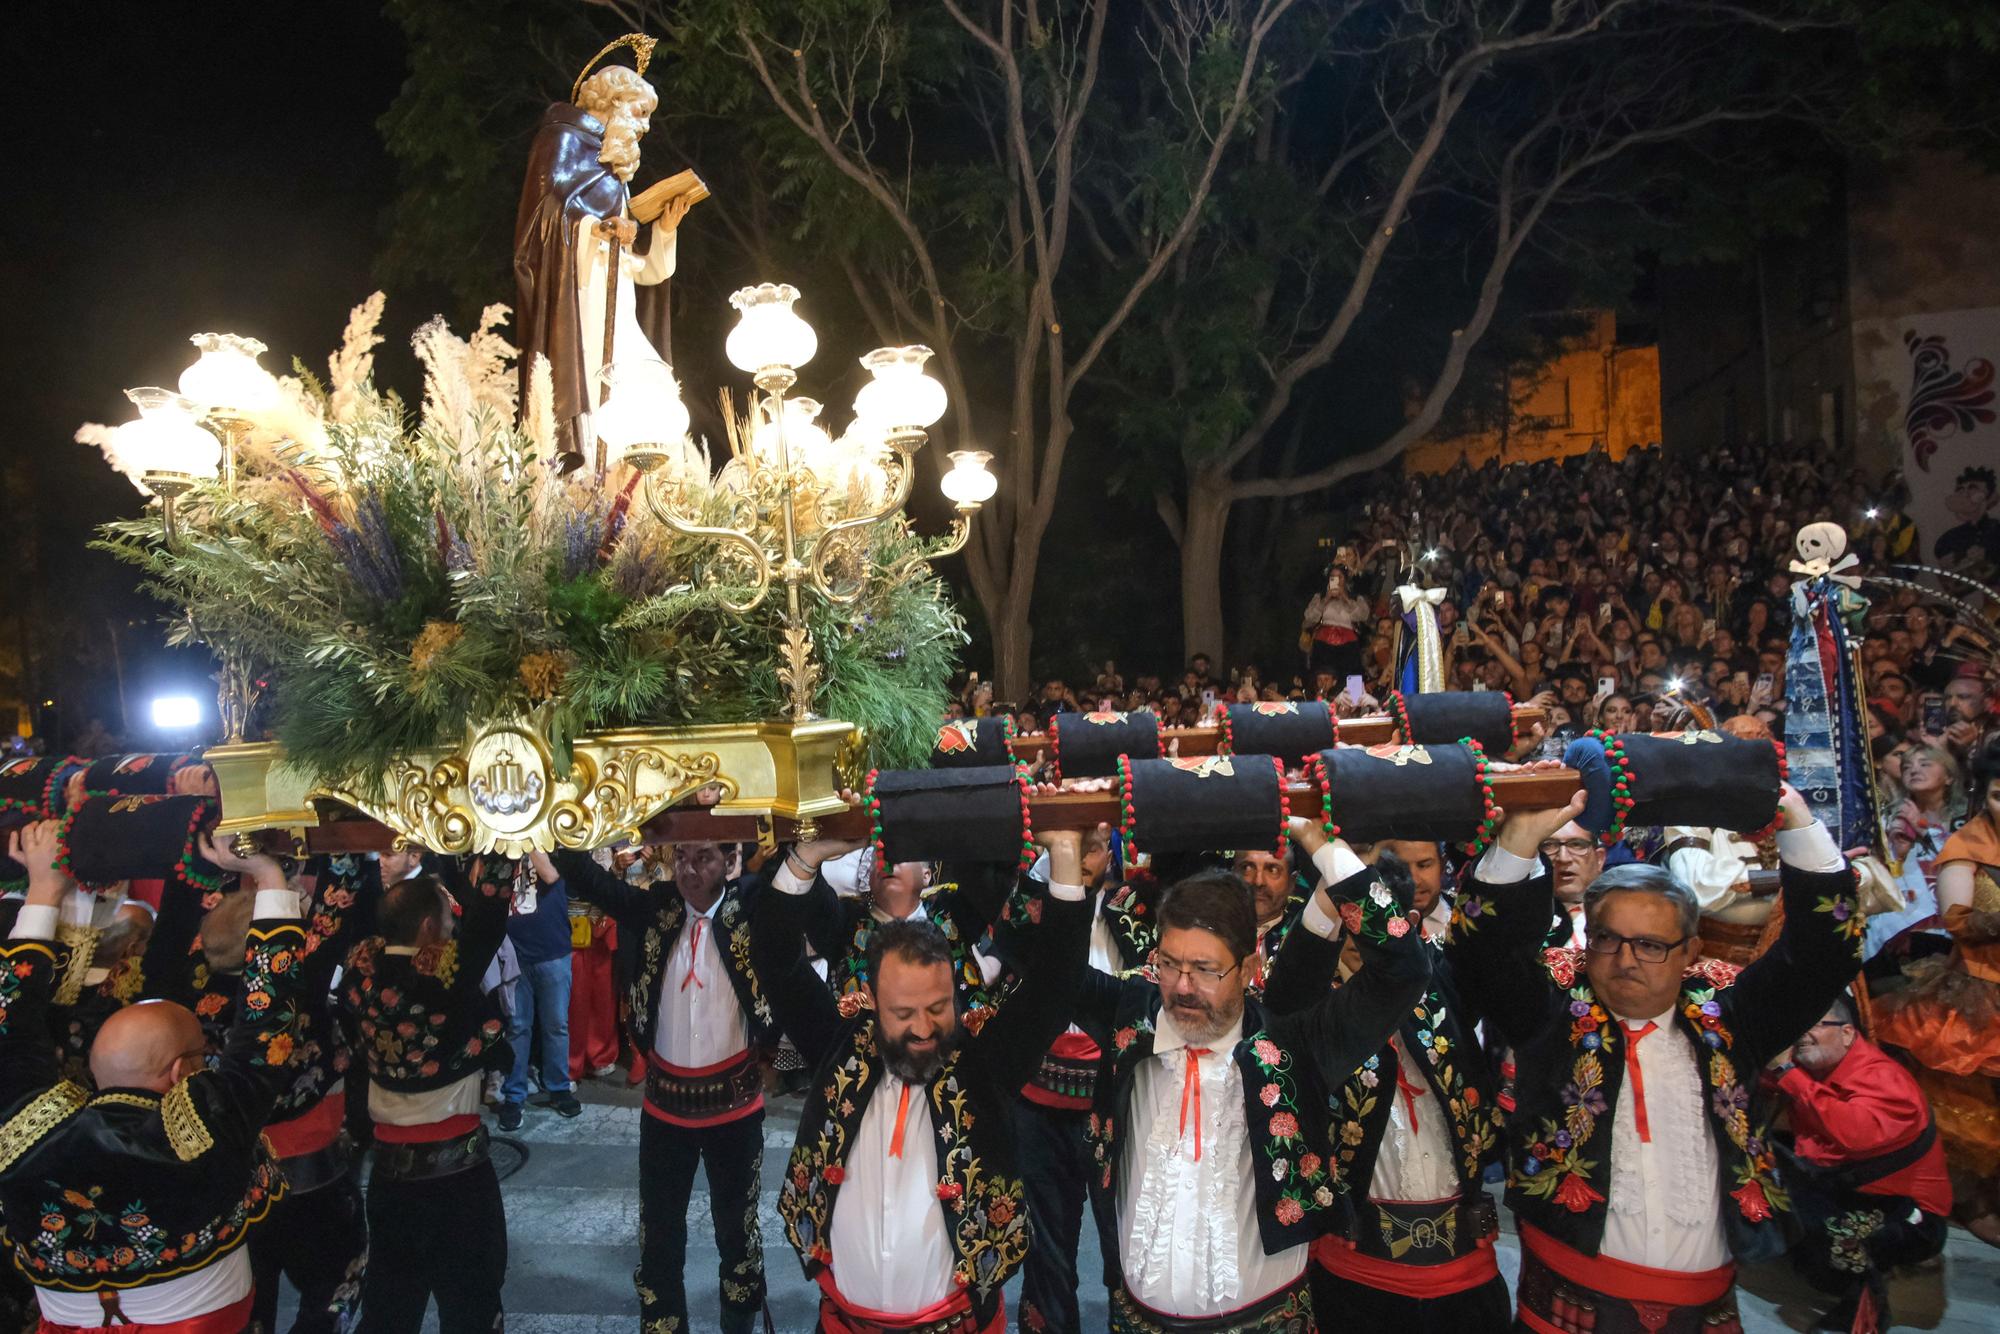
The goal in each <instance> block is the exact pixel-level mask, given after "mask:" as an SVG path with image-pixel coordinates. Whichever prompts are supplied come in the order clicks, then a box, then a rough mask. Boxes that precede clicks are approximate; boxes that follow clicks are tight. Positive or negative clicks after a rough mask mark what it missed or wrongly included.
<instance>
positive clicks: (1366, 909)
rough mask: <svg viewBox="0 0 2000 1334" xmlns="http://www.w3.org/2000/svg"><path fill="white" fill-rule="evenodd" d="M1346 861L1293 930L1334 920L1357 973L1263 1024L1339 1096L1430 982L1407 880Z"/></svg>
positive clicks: (1427, 955) (1404, 875)
mask: <svg viewBox="0 0 2000 1334" xmlns="http://www.w3.org/2000/svg"><path fill="white" fill-rule="evenodd" d="M1346 856H1347V857H1348V858H1352V859H1353V863H1352V867H1353V869H1352V870H1351V871H1350V873H1349V874H1347V875H1346V876H1345V877H1343V878H1342V879H1341V880H1340V881H1339V883H1337V884H1335V885H1334V886H1333V887H1332V889H1331V890H1327V889H1321V890H1319V891H1318V892H1317V893H1316V894H1315V895H1314V898H1313V902H1312V903H1310V904H1308V905H1307V906H1306V913H1307V916H1306V918H1305V920H1303V921H1301V922H1300V923H1299V929H1300V930H1314V931H1318V930H1320V929H1322V928H1321V926H1319V925H1316V919H1317V917H1318V916H1319V915H1321V914H1325V915H1327V916H1335V915H1337V916H1338V918H1339V920H1340V921H1341V922H1342V923H1343V924H1344V925H1345V926H1346V927H1347V930H1348V933H1349V934H1350V935H1352V936H1353V937H1354V940H1355V943H1356V945H1357V946H1358V947H1359V949H1360V951H1361V970H1360V971H1359V972H1357V973H1355V974H1354V975H1353V976H1352V977H1350V978H1349V979H1348V980H1347V982H1346V984H1345V985H1343V986H1341V987H1339V988H1337V989H1334V990H1331V991H1326V992H1323V993H1321V996H1320V998H1319V1001H1318V1003H1317V1004H1315V1005H1314V1006H1312V1008H1310V1009H1307V1010H1302V1011H1299V1012H1298V1013H1295V1014H1278V1013H1273V1014H1272V1016H1271V1020H1270V1023H1271V1028H1272V1030H1273V1032H1274V1034H1276V1035H1278V1036H1280V1037H1281V1038H1282V1039H1283V1040H1284V1044H1285V1045H1289V1046H1291V1047H1292V1049H1293V1050H1295V1051H1299V1052H1302V1053H1304V1054H1305V1055H1306V1057H1307V1058H1308V1059H1309V1060H1311V1061H1312V1062H1313V1063H1314V1064H1315V1065H1316V1066H1317V1067H1318V1068H1319V1073H1320V1078H1321V1079H1322V1080H1324V1081H1325V1083H1326V1086H1327V1087H1328V1088H1338V1087H1339V1086H1340V1085H1341V1084H1342V1083H1344V1082H1345V1081H1346V1079H1347V1077H1348V1076H1349V1075H1351V1074H1353V1073H1354V1071H1355V1070H1356V1069H1357V1068H1358V1067H1359V1066H1360V1065H1361V1063H1362V1062H1363V1061H1365V1060H1367V1059H1368V1058H1369V1057H1370V1056H1373V1055H1374V1054H1375V1053H1376V1052H1379V1051H1380V1050H1381V1049H1382V1044H1383V1043H1385V1042H1387V1041H1388V1040H1389V1035H1390V1034H1392V1033H1394V1032H1395V1031H1396V1029H1397V1027H1398V1026H1399V1025H1400V1024H1401V1023H1402V1022H1403V1020H1405V1019H1407V1018H1408V1017H1409V1015H1410V1011H1411V1009H1412V1008H1414V1007H1415V1005H1416V1003H1417V1002H1418V1001H1419V1000H1421V999H1422V998H1423V994H1424V991H1425V989H1426V988H1427V987H1429V986H1430V980H1431V961H1430V952H1429V950H1428V949H1427V948H1426V947H1425V945H1424V934H1423V932H1422V930H1420V929H1419V928H1418V926H1417V924H1416V922H1415V921H1414V920H1413V918H1414V917H1415V913H1414V912H1413V911H1412V910H1411V908H1410V901H1411V899H1412V897H1413V896H1414V892H1415V889H1414V886H1413V885H1412V884H1411V882H1410V877H1409V873H1408V872H1407V871H1404V872H1401V873H1391V872H1389V871H1387V870H1386V869H1385V868H1378V867H1373V866H1367V865H1364V864H1363V863H1362V862H1361V860H1360V859H1359V858H1356V857H1354V854H1353V853H1352V852H1348V853H1347V854H1346ZM1341 865H1342V867H1343V868H1345V867H1346V866H1347V863H1346V862H1345V861H1343V862H1342V863H1341ZM1328 908H1331V909H1332V910H1333V912H1332V913H1327V912H1326V910H1327V909H1328Z"/></svg>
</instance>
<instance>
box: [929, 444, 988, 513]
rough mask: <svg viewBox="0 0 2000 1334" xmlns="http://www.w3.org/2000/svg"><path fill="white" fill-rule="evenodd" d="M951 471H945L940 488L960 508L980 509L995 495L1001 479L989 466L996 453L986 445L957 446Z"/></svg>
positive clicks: (952, 455)
mask: <svg viewBox="0 0 2000 1334" xmlns="http://www.w3.org/2000/svg"><path fill="white" fill-rule="evenodd" d="M950 458H951V471H950V472H947V473H946V474H945V475H944V480H943V482H941V483H940V489H942V490H943V491H944V494H945V498H946V499H947V500H949V501H951V502H952V503H953V504H954V505H957V506H958V507H959V508H960V509H978V508H979V507H980V506H981V505H984V504H985V503H986V502H987V501H989V500H991V499H993V494H994V492H996V491H998V490H999V489H1000V479H999V478H997V477H995V476H994V475H993V474H992V473H991V472H990V471H988V470H987V467H986V465H987V463H989V462H990V461H991V460H992V458H993V456H992V455H991V454H989V453H987V452H986V451H985V450H983V449H956V450H953V451H952V452H951V455H950Z"/></svg>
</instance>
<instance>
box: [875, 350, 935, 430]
mask: <svg viewBox="0 0 2000 1334" xmlns="http://www.w3.org/2000/svg"><path fill="white" fill-rule="evenodd" d="M930 359H931V350H930V349H929V348H927V347H924V346H922V345H921V344H919V345H917V346H914V347H878V348H876V349H875V350H874V351H873V352H870V353H869V354H868V355H867V356H865V357H863V358H861V364H862V365H863V366H865V367H867V368H868V373H869V374H870V375H871V376H872V377H874V378H872V379H870V380H869V381H868V383H867V384H865V385H863V386H861V392H860V393H859V394H856V395H855V396H854V414H855V416H857V417H863V418H866V419H867V420H868V421H871V422H874V423H876V424H877V425H879V426H881V427H882V428H883V429H884V430H889V431H913V430H914V431H921V430H924V429H926V428H928V427H930V426H932V425H933V424H935V423H936V421H937V419H938V418H940V417H942V416H944V407H945V395H944V386H943V385H941V384H939V383H938V382H937V381H936V380H934V379H932V378H931V377H930V376H928V375H926V374H924V363H925V362H926V361H929V360H930Z"/></svg>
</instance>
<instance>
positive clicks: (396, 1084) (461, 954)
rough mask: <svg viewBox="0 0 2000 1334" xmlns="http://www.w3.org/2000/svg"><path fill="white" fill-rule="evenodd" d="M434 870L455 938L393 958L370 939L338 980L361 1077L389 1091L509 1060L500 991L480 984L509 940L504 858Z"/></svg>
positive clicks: (425, 1088)
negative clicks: (446, 893) (454, 916)
mask: <svg viewBox="0 0 2000 1334" xmlns="http://www.w3.org/2000/svg"><path fill="white" fill-rule="evenodd" d="M438 869H439V871H440V873H441V875H442V878H443V879H444V882H445V885H446V887H447V888H448V889H450V890H451V893H452V897H453V898H455V899H457V900H458V903H459V907H460V909H461V916H460V918H459V922H458V931H457V934H456V935H454V936H453V937H452V938H451V939H450V940H448V941H446V942H445V943H444V944H442V945H433V946H429V947H427V948H425V949H423V950H421V951H419V952H418V953H415V954H391V953H389V952H388V948H387V945H386V944H385V942H384V941H383V939H382V937H380V936H370V937H369V938H368V939H366V940H363V941H362V942H360V943H359V944H357V945H356V946H355V947H354V948H353V950H352V951H350V952H349V954H348V956H347V971H346V972H345V974H344V975H343V976H342V979H341V1005H342V1008H343V1010H344V1011H345V1014H346V1017H347V1018H348V1020H349V1021H350V1022H352V1023H353V1024H355V1025H356V1028H357V1030H358V1036H359V1045H360V1049H361V1054H362V1057H363V1058H364V1059H365V1060H366V1061H367V1063H368V1076H369V1078H370V1079H372V1080H374V1081H375V1082H376V1083H377V1084H380V1085H381V1086H382V1087H383V1088H385V1089H390V1090H392V1091H394V1092H397V1093H429V1092H431V1091H433V1090H435V1089H441V1088H445V1087H447V1086H448V1085H451V1084H455V1083H457V1082H458V1081H459V1080H461V1079H463V1078H465V1077H466V1076H467V1075H475V1074H480V1073H483V1072H484V1071H487V1070H504V1069H506V1068H507V1067H508V1066H509V1065H510V1064H512V1062H513V1050H512V1048H510V1047H509V1046H508V1045H507V1039H506V1036H505V1032H506V1024H505V1023H504V1022H503V1021H502V1020H501V1017H500V1000H499V997H498V996H495V995H488V994H487V993H486V992H484V991H482V990H481V989H480V986H479V982H480V979H481V977H482V976H484V974H485V972H486V967H487V965H488V964H490V963H492V962H493V956H494V955H495V954H498V953H499V952H500V945H501V942H502V941H504V940H505V939H506V938H507V907H508V904H509V903H510V902H511V901H512V898H513V867H512V864H511V863H508V862H505V861H502V860H499V859H492V858H468V859H463V860H460V859H450V858H447V859H443V860H441V861H440V862H439V863H438Z"/></svg>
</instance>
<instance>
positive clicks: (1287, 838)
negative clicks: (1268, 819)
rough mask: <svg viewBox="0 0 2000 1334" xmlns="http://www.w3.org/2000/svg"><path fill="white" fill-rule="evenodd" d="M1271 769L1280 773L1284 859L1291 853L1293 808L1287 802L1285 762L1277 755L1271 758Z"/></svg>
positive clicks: (1281, 850) (1280, 835) (1280, 834)
mask: <svg viewBox="0 0 2000 1334" xmlns="http://www.w3.org/2000/svg"><path fill="white" fill-rule="evenodd" d="M1271 767H1272V768H1273V769H1276V770H1277V771H1278V854H1277V855H1278V856H1279V857H1280V858H1282V857H1283V856H1284V855H1285V854H1286V853H1287V852H1289V851H1291V841H1292V838H1291V835H1292V808H1291V804H1290V803H1289V802H1288V801H1286V800H1285V762H1284V761H1283V760H1281V759H1279V758H1278V757H1277V756H1276V755H1273V756H1272V757H1271Z"/></svg>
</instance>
